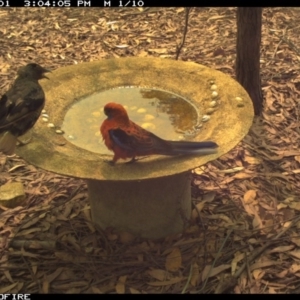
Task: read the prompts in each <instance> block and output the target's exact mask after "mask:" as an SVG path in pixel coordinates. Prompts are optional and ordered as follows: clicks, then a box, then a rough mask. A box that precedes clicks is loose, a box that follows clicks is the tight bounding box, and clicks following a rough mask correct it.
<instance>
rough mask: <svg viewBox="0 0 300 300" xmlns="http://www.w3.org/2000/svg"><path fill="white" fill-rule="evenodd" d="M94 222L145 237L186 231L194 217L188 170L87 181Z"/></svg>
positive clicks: (154, 237)
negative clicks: (143, 177) (133, 178)
mask: <svg viewBox="0 0 300 300" xmlns="http://www.w3.org/2000/svg"><path fill="white" fill-rule="evenodd" d="M87 184H88V193H89V201H90V204H91V214H92V219H93V221H94V222H95V223H96V224H97V225H98V226H100V228H102V229H105V228H107V227H113V228H115V229H117V230H118V231H126V232H130V233H132V234H134V235H136V236H139V237H143V238H153V239H156V238H162V237H165V236H168V235H170V234H176V233H180V232H182V231H183V229H184V227H185V225H187V221H188V220H189V219H190V216H191V185H190V179H189V172H187V173H181V174H177V175H173V176H167V177H161V178H155V179H150V180H149V179H148V180H142V181H118V182H117V181H100V180H87Z"/></svg>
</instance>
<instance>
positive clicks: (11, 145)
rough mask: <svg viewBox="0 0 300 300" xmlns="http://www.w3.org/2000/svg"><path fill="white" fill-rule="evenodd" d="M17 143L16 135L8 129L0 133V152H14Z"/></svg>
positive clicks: (8, 153) (9, 153) (7, 153)
mask: <svg viewBox="0 0 300 300" xmlns="http://www.w3.org/2000/svg"><path fill="white" fill-rule="evenodd" d="M16 144H17V137H16V136H14V135H13V134H11V133H10V132H9V131H6V132H4V133H3V134H1V135H0V152H3V153H4V154H6V155H12V154H14V152H15V149H16Z"/></svg>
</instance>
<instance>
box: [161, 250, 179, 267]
mask: <svg viewBox="0 0 300 300" xmlns="http://www.w3.org/2000/svg"><path fill="white" fill-rule="evenodd" d="M181 263H182V257H181V251H180V249H179V248H174V249H173V250H172V252H171V253H170V254H169V255H168V256H167V257H166V264H165V266H166V270H167V271H170V272H176V271H178V270H179V269H180V268H181Z"/></svg>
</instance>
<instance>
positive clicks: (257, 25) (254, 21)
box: [236, 7, 263, 115]
mask: <svg viewBox="0 0 300 300" xmlns="http://www.w3.org/2000/svg"><path fill="white" fill-rule="evenodd" d="M261 19H262V8H261V7H238V9H237V56H236V78H237V81H238V82H239V83H240V84H241V85H242V86H243V87H244V88H245V90H246V91H247V92H248V94H249V95H250V97H251V99H252V102H253V106H254V113H255V115H260V114H261V111H262V107H263V97H262V92H261V79H260V62H259V58H260V42H261Z"/></svg>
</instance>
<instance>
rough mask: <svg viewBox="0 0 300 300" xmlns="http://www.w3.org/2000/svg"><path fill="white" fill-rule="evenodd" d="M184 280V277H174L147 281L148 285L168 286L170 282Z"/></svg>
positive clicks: (174, 282)
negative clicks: (165, 279)
mask: <svg viewBox="0 0 300 300" xmlns="http://www.w3.org/2000/svg"><path fill="white" fill-rule="evenodd" d="M183 280H186V277H174V278H172V279H170V280H167V281H154V282H147V284H148V285H152V286H168V285H172V284H176V283H178V282H180V281H183Z"/></svg>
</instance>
